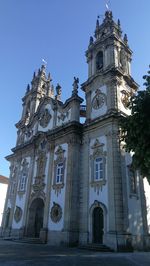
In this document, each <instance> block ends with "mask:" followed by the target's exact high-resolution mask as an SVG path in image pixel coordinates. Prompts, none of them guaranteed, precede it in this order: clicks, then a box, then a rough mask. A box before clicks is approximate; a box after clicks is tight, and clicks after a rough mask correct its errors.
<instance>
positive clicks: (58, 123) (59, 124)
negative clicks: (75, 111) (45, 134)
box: [56, 109, 71, 127]
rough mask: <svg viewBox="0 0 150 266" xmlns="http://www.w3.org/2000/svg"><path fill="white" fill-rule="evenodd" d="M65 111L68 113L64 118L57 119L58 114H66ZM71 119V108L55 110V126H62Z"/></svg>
mask: <svg viewBox="0 0 150 266" xmlns="http://www.w3.org/2000/svg"><path fill="white" fill-rule="evenodd" d="M66 113H68V115H67V116H66V117H65V119H64V120H61V119H59V116H61V114H64V115H66ZM70 119H71V110H70V109H69V110H68V111H66V112H59V111H58V112H57V120H56V126H57V127H59V126H62V125H63V124H66V123H68V122H69V121H70Z"/></svg>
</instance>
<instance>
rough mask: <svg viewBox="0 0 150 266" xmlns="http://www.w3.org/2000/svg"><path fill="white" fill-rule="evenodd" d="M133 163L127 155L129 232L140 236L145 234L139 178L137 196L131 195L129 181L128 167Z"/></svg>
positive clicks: (127, 154)
mask: <svg viewBox="0 0 150 266" xmlns="http://www.w3.org/2000/svg"><path fill="white" fill-rule="evenodd" d="M131 162H132V158H131V155H130V154H129V153H126V178H127V195H128V219H129V231H130V233H131V234H133V235H139V234H142V233H143V224H142V212H141V195H140V187H139V176H137V193H136V195H131V193H130V180H129V176H128V168H127V166H128V165H129V164H131Z"/></svg>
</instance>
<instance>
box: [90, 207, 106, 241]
mask: <svg viewBox="0 0 150 266" xmlns="http://www.w3.org/2000/svg"><path fill="white" fill-rule="evenodd" d="M92 218H93V221H92V224H93V243H99V244H102V243H103V234H104V215H103V209H102V208H101V207H96V208H94V210H93V217H92Z"/></svg>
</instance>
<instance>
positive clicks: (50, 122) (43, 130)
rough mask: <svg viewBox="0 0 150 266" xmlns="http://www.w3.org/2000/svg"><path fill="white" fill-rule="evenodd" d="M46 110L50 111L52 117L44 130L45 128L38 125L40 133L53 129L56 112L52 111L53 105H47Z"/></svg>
mask: <svg viewBox="0 0 150 266" xmlns="http://www.w3.org/2000/svg"><path fill="white" fill-rule="evenodd" d="M44 109H48V110H49V113H50V114H51V116H52V117H51V119H50V121H49V123H48V125H47V127H44V128H43V127H41V126H40V124H39V125H38V131H42V132H46V131H48V130H50V129H52V128H53V119H54V111H53V109H52V106H51V104H47V105H45V107H44Z"/></svg>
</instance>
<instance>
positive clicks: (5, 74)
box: [0, 0, 150, 176]
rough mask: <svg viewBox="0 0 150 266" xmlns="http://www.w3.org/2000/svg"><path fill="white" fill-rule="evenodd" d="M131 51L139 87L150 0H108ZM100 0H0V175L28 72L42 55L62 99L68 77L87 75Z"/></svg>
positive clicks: (149, 35)
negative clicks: (89, 47)
mask: <svg viewBox="0 0 150 266" xmlns="http://www.w3.org/2000/svg"><path fill="white" fill-rule="evenodd" d="M110 2H111V5H110V7H111V10H112V11H113V15H114V18H115V20H117V19H118V18H119V19H120V21H121V26H122V30H123V32H124V33H127V35H128V39H129V45H130V48H131V49H132V50H133V52H134V54H133V62H132V75H133V77H134V79H135V80H136V81H137V82H138V83H139V84H140V86H141V87H142V84H143V80H142V76H143V75H144V74H145V73H146V71H147V70H148V65H149V64H150V57H149V49H150V47H149V44H150V30H149V26H150V24H149V18H150V0H143V1H140V0H111V1H110ZM104 12H105V0H0V38H1V41H0V77H1V78H0V127H1V128H0V174H2V175H6V176H9V164H8V162H6V160H5V159H4V157H5V156H6V155H8V154H10V153H11V148H13V147H14V146H15V142H16V128H15V126H14V124H15V123H16V122H18V121H19V119H20V117H21V112H22V102H21V98H22V97H23V96H24V93H25V90H26V86H27V83H30V82H31V79H32V75H33V71H35V70H37V69H38V68H39V67H40V66H41V63H42V58H44V59H45V60H46V61H47V62H48V64H47V70H48V71H50V73H51V75H52V78H53V83H54V85H56V83H58V82H59V83H60V84H61V85H62V90H63V100H65V99H66V97H69V96H70V95H71V89H72V83H73V77H74V76H78V77H79V79H80V83H82V82H84V81H85V80H86V78H87V64H86V59H85V51H86V49H87V46H88V42H89V37H90V35H92V34H93V32H94V30H95V22H96V18H97V15H104Z"/></svg>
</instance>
